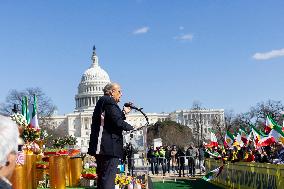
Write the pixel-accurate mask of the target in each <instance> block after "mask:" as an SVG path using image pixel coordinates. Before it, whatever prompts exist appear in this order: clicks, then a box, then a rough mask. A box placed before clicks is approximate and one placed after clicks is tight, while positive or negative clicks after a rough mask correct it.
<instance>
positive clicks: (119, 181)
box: [115, 174, 146, 189]
mask: <svg viewBox="0 0 284 189" xmlns="http://www.w3.org/2000/svg"><path fill="white" fill-rule="evenodd" d="M138 177H139V176H137V177H132V176H126V175H119V174H117V175H116V178H115V184H116V185H117V186H118V187H119V188H120V189H126V188H134V189H146V184H145V179H144V181H143V179H142V178H140V177H139V178H138Z"/></svg>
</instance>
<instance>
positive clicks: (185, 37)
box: [174, 33, 193, 41]
mask: <svg viewBox="0 0 284 189" xmlns="http://www.w3.org/2000/svg"><path fill="white" fill-rule="evenodd" d="M174 39H176V40H179V41H192V39H193V34H191V33H188V34H182V35H179V36H176V37H174Z"/></svg>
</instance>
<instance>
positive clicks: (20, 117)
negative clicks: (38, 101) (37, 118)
mask: <svg viewBox="0 0 284 189" xmlns="http://www.w3.org/2000/svg"><path fill="white" fill-rule="evenodd" d="M11 119H12V120H13V121H15V122H16V123H17V124H18V125H19V126H23V127H26V126H28V123H27V120H26V118H25V116H23V115H22V114H20V113H14V114H12V115H11Z"/></svg>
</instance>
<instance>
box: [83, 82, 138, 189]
mask: <svg viewBox="0 0 284 189" xmlns="http://www.w3.org/2000/svg"><path fill="white" fill-rule="evenodd" d="M103 92H104V96H102V97H101V98H100V99H99V101H98V102H97V104H96V107H95V109H94V112H93V117H92V125H91V136H90V143H89V149H88V154H90V155H93V156H95V157H96V161H97V176H98V178H97V188H98V189H110V188H114V184H115V183H114V181H115V176H116V172H117V166H118V163H119V158H120V159H122V158H123V136H122V131H130V130H133V127H132V126H131V125H130V124H128V123H127V122H126V121H125V119H126V117H125V115H126V114H127V113H129V112H130V111H131V108H130V107H123V110H121V109H120V108H119V106H118V103H119V102H120V98H121V96H122V91H121V88H120V86H119V84H117V83H109V84H107V85H106V86H105V87H104V89H103Z"/></svg>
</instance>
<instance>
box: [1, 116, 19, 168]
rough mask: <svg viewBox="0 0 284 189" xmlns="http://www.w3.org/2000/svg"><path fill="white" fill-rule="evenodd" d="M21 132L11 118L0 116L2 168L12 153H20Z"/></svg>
mask: <svg viewBox="0 0 284 189" xmlns="http://www.w3.org/2000/svg"><path fill="white" fill-rule="evenodd" d="M18 137H19V130H18V126H17V124H16V123H15V122H14V121H12V120H11V119H10V118H9V117H6V116H2V115H0V166H4V165H5V164H6V162H7V157H8V155H9V154H10V153H11V152H17V151H18Z"/></svg>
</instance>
